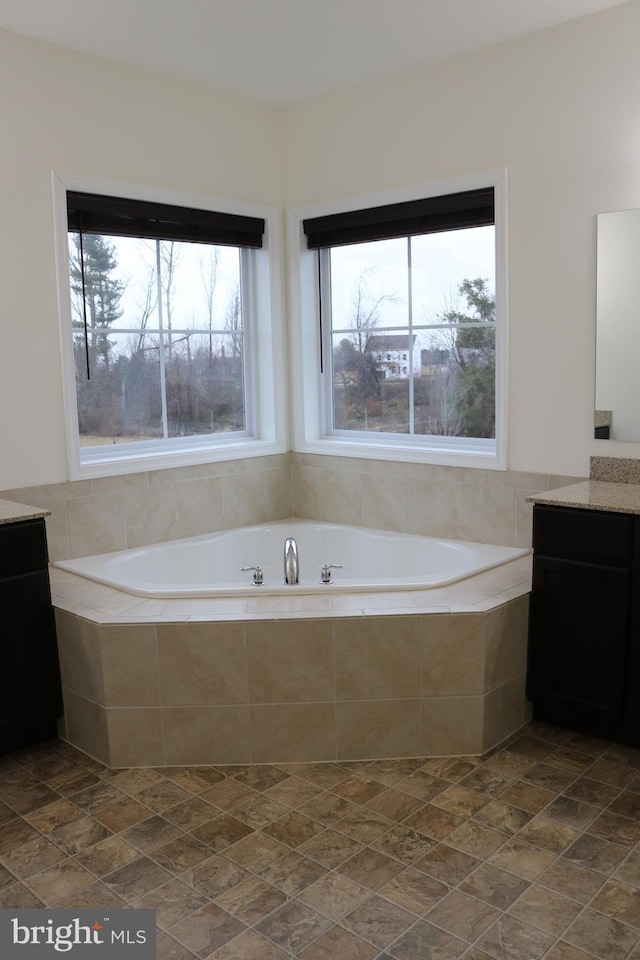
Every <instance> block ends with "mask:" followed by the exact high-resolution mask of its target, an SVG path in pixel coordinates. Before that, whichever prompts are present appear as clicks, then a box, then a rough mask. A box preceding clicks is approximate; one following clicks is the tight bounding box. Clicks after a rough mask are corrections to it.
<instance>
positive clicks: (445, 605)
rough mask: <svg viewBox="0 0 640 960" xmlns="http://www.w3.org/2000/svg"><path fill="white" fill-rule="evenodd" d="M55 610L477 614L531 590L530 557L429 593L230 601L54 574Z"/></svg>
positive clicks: (121, 614)
mask: <svg viewBox="0 0 640 960" xmlns="http://www.w3.org/2000/svg"><path fill="white" fill-rule="evenodd" d="M50 577H51V593H52V597H53V604H54V606H55V607H56V608H57V609H59V610H65V611H66V612H67V613H74V614H76V615H77V616H80V617H84V618H85V619H87V620H91V621H93V622H94V623H114V624H115V623H123V624H124V623H155V624H157V623H175V622H202V621H209V620H210V621H219V620H223V621H224V620H230V621H236V620H270V619H276V620H280V619H287V618H288V619H290V618H294V619H300V618H303V617H311V618H317V617H327V616H328V617H357V616H372V615H375V616H384V615H385V614H388V615H395V616H406V615H409V614H420V613H423V614H424V613H478V612H480V611H487V610H492V609H494V608H495V607H498V606H500V605H501V604H503V603H506V602H507V601H508V600H513V599H515V598H516V597H522V596H525V595H526V594H528V593H529V591H530V590H531V555H528V556H525V557H519V558H518V559H516V560H512V561H510V562H509V563H505V564H502V565H501V566H499V567H494V568H493V569H492V570H487V571H485V572H484V573H479V574H476V576H474V577H469V578H468V579H467V580H461V581H459V582H458V583H453V584H451V585H450V586H448V587H436V588H433V589H429V590H414V591H409V590H408V591H402V590H398V591H384V592H381V593H373V592H363V593H348V594H344V593H342V594H331V595H327V596H322V595H321V594H304V593H300V592H296V591H297V588H296V587H291V594H290V596H283V595H279V596H271V597H261V596H259V594H258V590H259V588H256V596H255V597H237V598H232V599H226V598H213V597H212V598H210V599H199V598H192V599H187V600H160V599H158V600H147V599H145V598H144V597H137V596H133V595H132V594H128V593H124V592H122V591H121V590H114V589H113V588H112V587H107V586H104V585H103V584H99V583H93V582H92V581H90V580H85V579H84V578H83V577H78V576H76V575H75V574H73V573H68V572H67V571H66V570H60V569H58V568H57V567H53V566H52V567H51V568H50Z"/></svg>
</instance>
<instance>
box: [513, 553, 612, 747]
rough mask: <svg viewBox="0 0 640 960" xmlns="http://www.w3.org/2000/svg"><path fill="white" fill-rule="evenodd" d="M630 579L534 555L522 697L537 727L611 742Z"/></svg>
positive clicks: (592, 566)
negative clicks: (542, 724) (540, 723)
mask: <svg viewBox="0 0 640 960" xmlns="http://www.w3.org/2000/svg"><path fill="white" fill-rule="evenodd" d="M630 584H631V573H630V571H628V570H624V569H619V568H613V567H607V566H600V565H598V564H592V563H575V562H573V561H567V560H557V559H555V558H553V559H552V558H549V557H540V556H537V557H536V558H535V561H534V573H533V593H532V597H531V614H530V616H531V621H530V638H529V678H528V687H529V696H530V698H531V699H532V700H533V703H534V716H535V717H536V718H537V719H540V720H547V721H548V722H552V723H559V724H563V725H565V726H568V727H569V728H577V729H582V730H585V731H587V732H591V733H594V734H596V735H599V736H614V735H615V734H616V733H617V731H618V730H619V728H620V723H621V720H622V712H623V704H622V701H623V693H624V675H625V665H626V664H625V661H626V646H627V634H628V628H629V624H628V618H629V603H630V593H631V586H630Z"/></svg>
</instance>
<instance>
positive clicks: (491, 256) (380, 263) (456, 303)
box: [331, 226, 495, 345]
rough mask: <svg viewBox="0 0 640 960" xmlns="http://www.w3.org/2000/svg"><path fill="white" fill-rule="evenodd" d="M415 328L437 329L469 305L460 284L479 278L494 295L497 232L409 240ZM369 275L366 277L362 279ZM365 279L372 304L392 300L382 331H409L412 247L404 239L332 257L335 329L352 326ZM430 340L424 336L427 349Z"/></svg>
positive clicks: (476, 230)
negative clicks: (443, 317) (432, 326)
mask: <svg viewBox="0 0 640 960" xmlns="http://www.w3.org/2000/svg"><path fill="white" fill-rule="evenodd" d="M411 257H412V264H411V273H410V277H411V285H412V290H411V294H412V298H413V303H412V322H413V324H414V325H419V324H420V325H421V324H432V323H438V322H439V320H438V316H439V314H442V313H443V312H444V311H445V310H449V309H456V308H457V309H460V310H461V312H465V303H464V301H463V300H461V298H460V297H459V294H458V284H459V283H460V282H461V281H462V280H465V279H469V280H474V279H476V278H477V277H481V278H482V279H484V280H487V281H488V286H489V290H490V291H491V293H493V292H494V291H495V229H494V227H492V226H490V227H473V228H471V229H468V230H453V231H448V232H446V233H432V234H427V235H425V236H418V237H412V238H411ZM365 271H366V273H364V272H365ZM363 274H364V278H365V279H364V287H363V289H364V290H365V292H366V293H367V295H368V299H369V302H370V303H373V302H375V301H376V300H377V299H378V297H380V296H387V297H389V298H393V300H391V299H389V300H386V301H384V302H383V303H381V304H380V307H379V311H378V323H377V326H378V328H382V329H384V328H387V327H391V328H399V327H403V328H406V327H407V326H408V325H409V299H410V298H409V290H408V278H409V272H408V244H407V240H406V238H400V239H397V240H382V241H376V242H372V243H363V244H357V245H351V246H344V247H335V248H333V250H332V252H331V297H332V313H333V329H334V331H335V330H339V329H347V328H349V327H351V326H352V325H353V316H354V306H353V303H354V299H355V295H356V292H357V288H358V282H359V280H360V278H361V277H362V276H363ZM428 339H429V335H428V334H426V333H423V334H421V340H422V342H423V345H426V343H427V341H428Z"/></svg>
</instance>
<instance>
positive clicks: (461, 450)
mask: <svg viewBox="0 0 640 960" xmlns="http://www.w3.org/2000/svg"><path fill="white" fill-rule="evenodd" d="M483 187H493V188H494V202H495V265H496V275H495V294H496V316H495V337H496V363H495V371H496V372H495V377H496V382H495V391H496V429H495V433H496V436H495V442H492V441H486V440H475V439H473V438H456V437H453V438H451V437H430V436H427V437H423V436H420V435H414V436H407V437H404V436H402V437H400V436H399V435H397V434H392V435H385V434H381V433H375V434H374V433H372V432H366V431H348V434H349V435H348V436H345V435H344V433H340V434H338V433H336V432H333V431H332V429H331V424H330V421H329V417H328V412H327V411H328V409H329V404H330V402H331V401H330V393H331V388H332V384H331V383H330V382H329V378H330V371H329V369H328V368H329V367H330V365H329V364H327V365H326V367H325V372H324V373H320V354H321V346H320V332H319V331H320V317H319V305H318V304H319V298H318V292H319V289H320V283H321V282H322V281H321V277H320V275H319V271H318V251H317V250H309V249H308V247H307V238H306V236H305V235H304V232H303V226H302V223H303V220H305V219H309V218H314V217H321V216H330V215H332V214H337V213H348V212H350V211H355V210H363V209H366V208H368V207H376V206H382V205H385V204H393V203H401V202H405V201H413V200H421V199H426V198H429V197H437V196H440V195H445V194H452V193H459V192H460V193H462V192H465V191H469V190H475V189H478V188H483ZM288 257H289V264H290V301H291V323H290V335H291V349H292V357H293V360H292V398H293V399H292V407H293V412H294V422H293V443H294V449H295V450H297V451H300V452H303V453H316V454H329V455H335V456H343V457H356V458H366V459H378V460H400V461H408V462H421V463H434V464H442V465H451V466H463V467H481V468H488V469H492V470H505V469H506V468H507V436H508V363H507V357H508V327H507V172H506V170H504V169H503V170H498V171H494V172H490V173H486V174H478V175H475V176H469V177H461V178H456V179H452V180H440V181H436V182H433V183H429V184H422V185H414V186H410V187H406V188H402V189H399V190H392V191H385V192H383V193H375V194H368V195H364V196H357V197H350V198H345V199H343V200H339V201H333V202H325V203H318V204H313V205H311V206H306V207H298V208H295V209H293V210H291V211H290V212H289V220H288ZM322 299H323V303H325V304H326V303H327V302H330V291H329V290H326V289H325V288H324V287H323V289H322ZM326 326H328V324H327V325H326ZM345 433H346V432H345ZM456 441H457V442H456Z"/></svg>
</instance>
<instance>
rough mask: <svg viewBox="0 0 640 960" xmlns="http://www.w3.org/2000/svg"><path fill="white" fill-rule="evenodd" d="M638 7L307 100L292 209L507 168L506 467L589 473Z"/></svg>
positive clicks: (297, 126)
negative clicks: (607, 243) (611, 214)
mask: <svg viewBox="0 0 640 960" xmlns="http://www.w3.org/2000/svg"><path fill="white" fill-rule="evenodd" d="M638 36H640V3H639V2H633V3H628V4H623V5H621V6H618V7H615V8H613V9H611V10H608V11H605V12H604V13H601V14H596V15H593V16H589V17H585V18H583V19H580V20H576V21H573V22H570V23H567V24H565V25H562V26H560V27H556V28H553V29H549V30H546V31H542V32H540V33H537V34H534V35H531V36H529V37H526V38H524V39H520V40H516V41H512V42H509V43H505V44H502V45H500V46H496V47H493V48H491V49H488V50H485V51H482V52H480V53H476V54H473V55H470V56H467V57H464V58H461V59H459V60H455V61H449V62H445V63H442V64H438V65H436V66H433V67H430V68H425V69H419V70H413V71H411V72H407V73H406V74H403V75H401V76H397V77H395V78H392V79H388V78H387V79H383V80H380V81H378V82H375V83H369V84H367V85H365V86H362V87H359V88H355V89H353V90H351V91H347V92H344V91H343V92H340V93H339V94H336V95H331V96H327V97H323V98H322V99H318V100H316V101H314V102H305V103H302V104H300V105H299V106H297V107H295V108H294V109H292V110H291V111H290V112H289V115H288V140H289V151H288V155H289V167H288V171H287V203H288V205H290V206H294V207H295V206H296V205H300V206H302V205H306V204H311V203H315V202H320V201H325V200H333V199H335V198H341V197H350V196H353V195H357V194H367V193H372V192H375V191H383V190H388V189H390V188H397V187H405V186H408V185H411V184H421V183H428V182H430V181H434V180H438V179H446V178H451V177H456V176H464V175H468V174H474V173H482V172H484V171H492V170H496V169H501V168H506V169H507V171H508V197H509V261H508V289H509V321H510V361H509V366H510V404H509V406H510V436H509V464H508V465H509V467H510V469H512V470H519V471H539V472H549V473H562V474H574V475H575V474H579V475H582V474H585V473H587V472H588V458H589V455H590V454H591V453H600V454H602V455H605V454H607V455H614V454H615V455H618V456H632V457H633V456H638V455H640V450H639V448H638V446H637V444H636V445H634V444H621V443H616V444H615V445H613V444H611V445H609V446H607V445H606V444H605V442H604V441H600V442H599V443H597V442H594V441H593V439H592V437H593V409H594V350H595V222H596V221H595V215H596V213H598V212H601V211H605V210H616V209H621V208H622V209H625V208H630V207H640V136H639V133H638V131H639V130H640V71H638V68H637V63H638V54H637V38H638Z"/></svg>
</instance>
